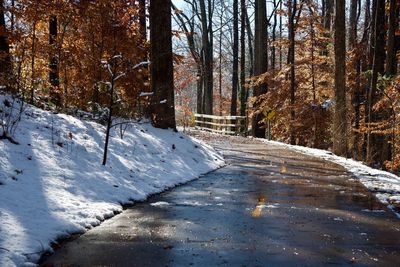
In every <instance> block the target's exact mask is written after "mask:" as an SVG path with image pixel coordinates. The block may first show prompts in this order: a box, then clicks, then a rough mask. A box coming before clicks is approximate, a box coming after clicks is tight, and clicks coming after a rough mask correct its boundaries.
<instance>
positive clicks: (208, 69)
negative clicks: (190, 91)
mask: <svg viewBox="0 0 400 267" xmlns="http://www.w3.org/2000/svg"><path fill="white" fill-rule="evenodd" d="M199 4H200V17H201V28H202V36H201V42H202V49H203V70H204V76H203V82H204V87H203V90H204V93H203V95H204V99H203V101H204V106H203V109H204V113H205V114H209V115H211V114H213V82H214V81H213V58H212V57H213V47H212V42H211V40H210V36H211V35H212V30H211V25H208V24H209V23H208V22H209V20H210V14H208V16H207V11H206V5H205V2H204V0H199ZM210 33H211V34H210Z"/></svg>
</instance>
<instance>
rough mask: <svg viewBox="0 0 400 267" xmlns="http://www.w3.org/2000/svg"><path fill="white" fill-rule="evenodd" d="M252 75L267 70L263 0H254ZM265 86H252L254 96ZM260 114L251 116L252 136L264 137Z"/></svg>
mask: <svg viewBox="0 0 400 267" xmlns="http://www.w3.org/2000/svg"><path fill="white" fill-rule="evenodd" d="M254 23H255V26H254V33H255V40H254V75H255V76H258V75H261V74H263V73H265V72H266V71H267V70H268V61H267V14H266V2H265V0H255V19H254ZM266 92H267V86H266V85H265V84H263V85H258V86H256V87H255V88H254V92H253V95H254V96H255V97H257V96H260V95H262V94H265V93H266ZM258 108H259V104H258V103H257V102H256V103H255V104H254V110H257V109H258ZM261 120H262V115H261V114H257V115H255V116H254V117H253V123H252V131H253V136H255V137H260V138H265V129H263V128H261V125H260V122H261Z"/></svg>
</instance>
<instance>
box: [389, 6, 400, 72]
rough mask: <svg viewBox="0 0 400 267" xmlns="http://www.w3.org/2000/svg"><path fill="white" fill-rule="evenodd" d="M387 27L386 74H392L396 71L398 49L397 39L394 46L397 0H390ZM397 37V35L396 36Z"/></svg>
mask: <svg viewBox="0 0 400 267" xmlns="http://www.w3.org/2000/svg"><path fill="white" fill-rule="evenodd" d="M388 26H389V29H388V38H387V60H386V74H387V75H388V76H393V75H395V74H396V73H397V57H396V54H397V51H398V49H399V45H400V44H399V43H400V42H399V40H397V47H396V29H398V26H399V5H398V0H390V7H389V25H388ZM397 39H399V37H397Z"/></svg>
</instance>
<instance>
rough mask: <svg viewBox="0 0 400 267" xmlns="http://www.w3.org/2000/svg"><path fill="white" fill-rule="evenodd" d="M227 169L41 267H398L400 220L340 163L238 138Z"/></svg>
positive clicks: (157, 200)
mask: <svg viewBox="0 0 400 267" xmlns="http://www.w3.org/2000/svg"><path fill="white" fill-rule="evenodd" d="M226 140H227V139H223V138H222V139H220V140H215V138H214V140H213V142H214V144H215V146H216V147H217V148H219V149H220V150H221V151H222V152H223V153H224V154H225V156H226V160H227V162H228V163H229V165H228V166H226V167H225V168H222V169H219V170H217V171H215V172H212V173H210V174H207V175H205V176H203V177H201V178H200V179H198V180H196V181H193V182H190V183H188V184H186V185H183V186H180V187H178V188H176V189H173V190H171V191H168V192H165V193H163V194H161V195H157V196H154V197H152V198H150V199H149V201H148V202H145V203H138V204H136V205H134V206H133V207H131V208H129V209H127V210H125V211H124V212H123V213H122V214H120V215H117V216H115V217H114V218H112V219H110V220H107V221H105V222H104V223H102V224H101V225H100V226H99V227H96V228H94V229H93V230H90V231H89V232H87V233H86V234H84V235H83V236H81V237H79V238H77V239H75V240H73V241H71V242H67V243H65V244H63V246H62V248H61V249H59V250H57V251H56V252H55V254H53V255H52V256H50V257H49V258H47V259H46V261H45V262H44V263H43V266H328V265H332V266H400V220H399V219H397V218H396V217H395V216H394V215H393V214H392V213H391V212H390V211H389V210H387V209H386V208H385V207H384V206H383V205H382V204H380V203H379V202H377V200H376V199H375V198H374V196H373V195H372V194H371V193H369V192H368V191H367V190H366V189H364V187H363V186H362V185H361V184H359V183H358V182H357V181H356V180H354V179H353V178H352V177H351V175H350V174H348V173H347V172H346V171H345V170H344V169H343V168H342V167H339V166H337V165H335V164H332V163H328V162H326V161H323V160H319V159H316V158H313V157H310V156H305V155H302V154H299V153H296V152H292V151H288V150H285V149H282V148H281V147H279V146H274V145H268V146H267V145H264V144H260V143H257V142H255V141H247V140H244V139H240V138H231V139H229V140H230V142H229V143H228V142H226Z"/></svg>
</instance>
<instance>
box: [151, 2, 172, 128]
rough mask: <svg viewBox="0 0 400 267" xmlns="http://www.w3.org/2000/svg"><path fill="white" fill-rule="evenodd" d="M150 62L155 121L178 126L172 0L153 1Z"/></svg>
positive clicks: (153, 120) (155, 122) (153, 116)
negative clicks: (176, 120)
mask: <svg viewBox="0 0 400 267" xmlns="http://www.w3.org/2000/svg"><path fill="white" fill-rule="evenodd" d="M150 61H151V64H150V83H151V89H152V92H153V97H152V105H153V107H152V123H153V125H154V126H155V127H157V128H163V129H166V128H172V129H175V128H176V124H175V103H174V73H173V55H172V34H171V0H151V1H150Z"/></svg>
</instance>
